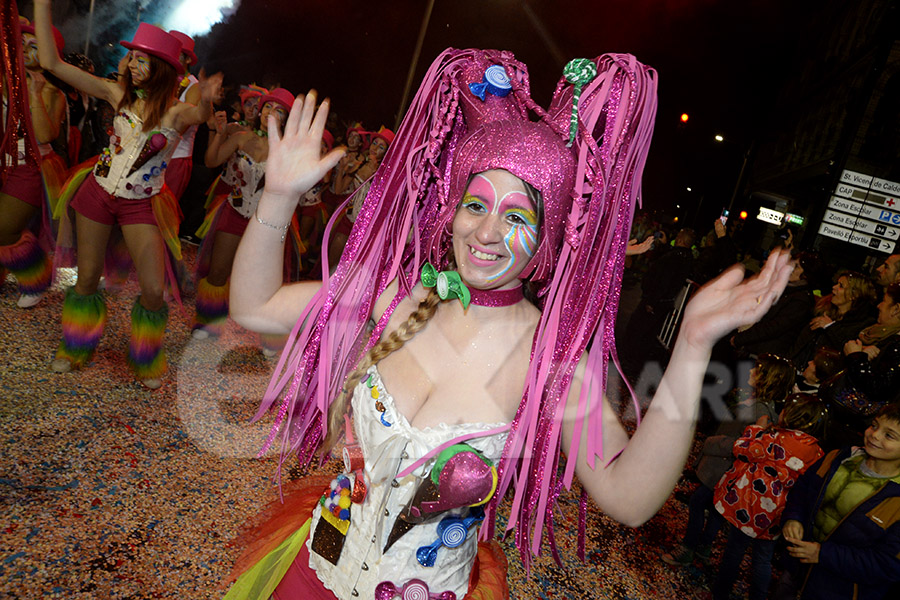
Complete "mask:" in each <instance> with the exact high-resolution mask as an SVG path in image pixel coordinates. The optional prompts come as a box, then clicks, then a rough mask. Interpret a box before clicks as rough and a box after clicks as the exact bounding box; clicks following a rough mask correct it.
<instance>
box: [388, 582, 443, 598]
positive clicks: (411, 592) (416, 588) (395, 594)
mask: <svg viewBox="0 0 900 600" xmlns="http://www.w3.org/2000/svg"><path fill="white" fill-rule="evenodd" d="M394 598H400V600H456V594H454V593H453V592H451V591H446V592H441V593H440V594H432V593H430V592H429V590H428V585H427V584H426V583H425V582H424V581H422V580H421V579H410V580H409V581H407V582H406V583H405V584H404V585H403V587H402V588H399V587H397V586H396V585H394V584H393V583H392V582H390V581H382V582H381V583H379V584H378V585H377V586H376V587H375V600H393V599H394Z"/></svg>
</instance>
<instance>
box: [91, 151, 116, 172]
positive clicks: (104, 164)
mask: <svg viewBox="0 0 900 600" xmlns="http://www.w3.org/2000/svg"><path fill="white" fill-rule="evenodd" d="M111 163H112V154H111V153H110V151H109V148H104V149H103V152H101V153H100V158H99V159H98V160H97V166H96V167H95V168H94V176H95V177H108V176H109V165H110V164H111Z"/></svg>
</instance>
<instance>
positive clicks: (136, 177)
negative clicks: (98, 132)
mask: <svg viewBox="0 0 900 600" xmlns="http://www.w3.org/2000/svg"><path fill="white" fill-rule="evenodd" d="M142 127H143V123H142V122H141V119H140V118H139V117H138V116H137V115H136V114H134V113H133V112H131V111H130V110H127V109H122V110H120V111H119V113H118V114H117V115H116V117H115V119H113V133H112V134H110V136H109V146H107V147H106V148H104V149H103V152H101V153H100V158H99V159H98V160H97V166H95V167H94V177H95V178H96V179H97V183H99V184H100V187H102V188H103V189H104V190H105V191H106V192H107V193H109V194H111V195H113V196H120V197H122V198H149V197H150V196H155V195H156V194H158V193H159V191H160V190H161V189H162V187H163V183H164V181H165V177H164V174H165V170H166V166H167V165H168V162H169V160H171V157H172V153H173V152H174V151H175V146H176V144H177V143H178V140H179V139H180V138H179V135H178V132H177V131H175V130H174V129H171V128H169V127H160V128H159V129H155V130H152V131H148V132H144V131H143V130H142Z"/></svg>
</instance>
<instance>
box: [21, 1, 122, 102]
mask: <svg viewBox="0 0 900 600" xmlns="http://www.w3.org/2000/svg"><path fill="white" fill-rule="evenodd" d="M50 6H51V2H50V0H35V2H34V36H35V37H36V38H37V41H38V58H39V59H40V61H41V68H43V69H44V70H46V71H50V72H51V73H53V74H54V75H56V76H57V77H59V78H60V79H62V80H63V81H65V82H66V83H68V84H69V85H72V86H74V87H76V88H78V89H79V90H81V91H82V92H84V93H85V94H88V95H90V96H94V97H96V98H100V99H101V100H106V101H107V102H109V103H110V104H112V105H113V106H118V104H119V101H120V100H121V99H122V94H123V91H122V88H121V87H120V86H119V85H118V84H117V83H114V82H112V81H109V80H107V79H101V78H100V77H95V76H94V75H91V74H90V73H88V72H87V71H82V70H81V69H79V68H78V67H76V66H75V65H70V64H69V63H67V62H65V61H63V60H62V59H61V58H60V57H59V54H58V53H57V51H56V43H55V41H54V39H53V24H52V22H51V18H50Z"/></svg>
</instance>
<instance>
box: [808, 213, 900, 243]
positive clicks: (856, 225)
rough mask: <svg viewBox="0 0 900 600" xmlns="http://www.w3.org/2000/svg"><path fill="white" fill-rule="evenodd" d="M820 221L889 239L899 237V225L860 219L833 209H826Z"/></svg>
mask: <svg viewBox="0 0 900 600" xmlns="http://www.w3.org/2000/svg"><path fill="white" fill-rule="evenodd" d="M822 222H824V223H831V224H832V225H840V226H841V227H846V228H848V229H855V230H857V231H862V232H865V233H870V234H872V235H876V236H878V237H883V238H888V239H891V240H896V239H897V238H898V237H900V227H894V226H892V225H885V224H884V223H875V222H873V221H867V220H865V219H860V218H859V217H854V216H853V215H847V214H844V213H841V212H837V211H834V210H826V211H825V216H824V217H822Z"/></svg>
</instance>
